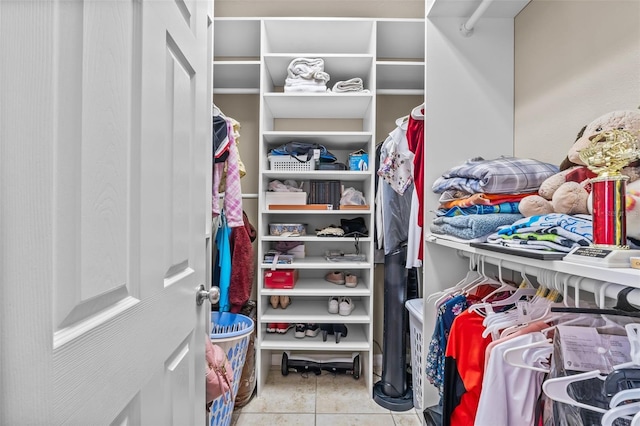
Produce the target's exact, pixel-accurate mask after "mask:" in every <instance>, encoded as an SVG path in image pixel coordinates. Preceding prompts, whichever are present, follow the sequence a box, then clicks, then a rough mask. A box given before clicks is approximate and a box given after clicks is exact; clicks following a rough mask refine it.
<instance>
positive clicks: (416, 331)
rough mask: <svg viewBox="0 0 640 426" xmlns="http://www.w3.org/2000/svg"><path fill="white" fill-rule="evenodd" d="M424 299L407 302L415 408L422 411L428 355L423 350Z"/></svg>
mask: <svg viewBox="0 0 640 426" xmlns="http://www.w3.org/2000/svg"><path fill="white" fill-rule="evenodd" d="M423 304H424V299H411V300H407V301H406V302H405V304H404V305H405V307H406V308H407V311H409V329H410V330H411V378H412V383H413V406H414V407H415V408H416V409H417V410H418V411H422V409H423V408H424V407H423V405H422V381H423V379H422V378H423V377H424V365H425V364H426V354H424V351H423V350H422V346H423V343H424V342H423V340H422V307H423Z"/></svg>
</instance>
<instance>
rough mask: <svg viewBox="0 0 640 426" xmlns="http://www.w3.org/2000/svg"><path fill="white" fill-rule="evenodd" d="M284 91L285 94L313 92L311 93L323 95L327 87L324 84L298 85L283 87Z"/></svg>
mask: <svg viewBox="0 0 640 426" xmlns="http://www.w3.org/2000/svg"><path fill="white" fill-rule="evenodd" d="M284 91H285V92H287V93H292V92H307V93H309V92H313V93H324V92H326V91H327V86H325V85H324V84H322V85H318V84H298V85H295V86H284Z"/></svg>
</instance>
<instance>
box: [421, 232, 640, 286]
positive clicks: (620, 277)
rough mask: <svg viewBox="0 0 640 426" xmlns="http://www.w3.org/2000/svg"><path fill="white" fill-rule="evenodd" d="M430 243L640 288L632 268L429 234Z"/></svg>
mask: <svg viewBox="0 0 640 426" xmlns="http://www.w3.org/2000/svg"><path fill="white" fill-rule="evenodd" d="M427 241H428V242H429V243H433V244H437V245H439V246H444V247H449V248H451V249H454V250H458V251H461V252H466V253H475V254H480V255H482V256H485V257H488V258H495V259H502V260H504V261H507V262H510V263H515V264H519V265H523V266H529V267H532V268H536V269H540V270H549V271H553V272H561V273H565V274H569V275H575V276H579V277H584V278H591V279H594V280H598V281H604V282H611V283H615V284H621V285H625V286H628V287H635V288H640V270H637V269H632V268H603V267H598V266H591V265H583V264H577V263H571V262H566V261H564V260H539V259H532V258H528V257H524V256H518V255H511V254H504V253H498V252H495V251H491V250H484V249H481V248H477V247H471V246H469V245H468V244H464V243H459V242H455V241H451V240H447V239H444V238H437V237H435V236H433V235H432V236H428V239H427Z"/></svg>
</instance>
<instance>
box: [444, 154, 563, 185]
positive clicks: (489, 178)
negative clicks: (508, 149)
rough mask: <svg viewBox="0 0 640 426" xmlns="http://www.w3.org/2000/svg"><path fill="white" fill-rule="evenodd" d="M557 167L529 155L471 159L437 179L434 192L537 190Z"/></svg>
mask: <svg viewBox="0 0 640 426" xmlns="http://www.w3.org/2000/svg"><path fill="white" fill-rule="evenodd" d="M556 173H558V167H556V166H554V165H552V164H548V163H543V162H541V161H537V160H532V159H528V158H515V157H500V158H497V159H495V160H485V159H483V158H472V159H470V160H467V161H465V163H464V164H462V165H460V166H456V167H454V168H452V169H450V170H449V171H448V172H446V173H445V174H443V175H442V176H441V177H439V178H438V179H436V181H435V182H434V183H433V186H432V190H433V192H435V193H437V194H440V193H442V192H444V191H447V190H452V189H457V190H461V191H464V192H467V193H469V194H475V193H479V192H483V193H491V194H518V193H522V192H532V191H537V190H538V188H539V187H540V185H541V184H542V182H543V181H544V180H545V179H547V178H548V177H549V176H552V175H554V174H556Z"/></svg>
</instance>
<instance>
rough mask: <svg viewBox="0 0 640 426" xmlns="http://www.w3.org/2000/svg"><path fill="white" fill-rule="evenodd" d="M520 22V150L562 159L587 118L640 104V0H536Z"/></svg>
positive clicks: (517, 101) (523, 154)
mask: <svg viewBox="0 0 640 426" xmlns="http://www.w3.org/2000/svg"><path fill="white" fill-rule="evenodd" d="M515 24H516V26H515V34H516V37H515V154H516V155H517V156H521V157H532V158H538V159H541V160H544V161H549V162H551V163H553V164H558V165H559V164H560V162H561V161H562V160H563V159H564V157H565V156H566V152H567V150H568V149H569V147H570V146H571V145H572V144H573V142H574V141H575V137H576V134H577V133H578V131H579V130H580V129H581V128H582V126H583V125H585V124H587V123H588V122H590V121H591V120H593V119H594V118H596V117H598V116H600V115H602V114H604V113H607V112H609V111H614V110H618V109H634V108H638V107H639V106H640V0H623V1H620V0H601V1H588V0H571V1H566V0H564V1H558V0H556V1H549V0H534V1H533V2H532V3H530V4H529V5H528V6H527V7H526V8H525V9H524V10H523V11H522V12H521V13H520V14H519V15H518V16H517V17H516V20H515Z"/></svg>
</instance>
